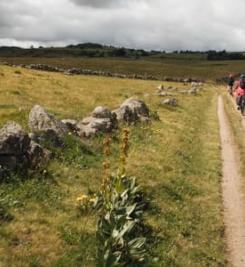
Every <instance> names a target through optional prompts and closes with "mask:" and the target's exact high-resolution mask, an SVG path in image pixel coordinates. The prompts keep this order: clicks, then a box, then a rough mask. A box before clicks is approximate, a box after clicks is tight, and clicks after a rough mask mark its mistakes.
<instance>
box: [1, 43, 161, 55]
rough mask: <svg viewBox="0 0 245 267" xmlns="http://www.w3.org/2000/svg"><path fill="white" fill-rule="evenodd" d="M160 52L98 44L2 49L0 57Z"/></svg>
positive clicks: (152, 53)
mask: <svg viewBox="0 0 245 267" xmlns="http://www.w3.org/2000/svg"><path fill="white" fill-rule="evenodd" d="M161 53H162V52H160V51H145V50H143V49H130V48H124V47H114V46H105V45H101V44H96V43H84V44H77V45H68V46H66V47H47V48H44V47H39V48H28V49H24V48H18V47H6V46H2V47H0V56H2V57H13V56H16V57H21V56H33V57H65V56H75V57H77V56H80V57H128V58H139V57H145V56H151V55H156V54H161Z"/></svg>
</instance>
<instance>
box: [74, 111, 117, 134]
mask: <svg viewBox="0 0 245 267" xmlns="http://www.w3.org/2000/svg"><path fill="white" fill-rule="evenodd" d="M117 126H118V123H117V119H116V115H115V114H113V113H112V112H111V111H110V110H109V109H107V108H105V107H97V108H95V110H94V111H93V112H92V113H91V116H90V117H87V118H85V119H83V120H82V121H80V122H78V124H77V125H76V127H77V129H78V135H79V136H81V137H92V136H95V135H96V134H98V133H109V132H111V131H112V130H113V129H116V128H117Z"/></svg>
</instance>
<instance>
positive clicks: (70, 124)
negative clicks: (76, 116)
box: [61, 119, 78, 133]
mask: <svg viewBox="0 0 245 267" xmlns="http://www.w3.org/2000/svg"><path fill="white" fill-rule="evenodd" d="M61 122H62V123H64V124H65V125H66V127H67V128H68V130H69V131H70V132H73V133H76V132H77V130H78V129H77V123H78V121H76V120H70V119H65V120H62V121H61Z"/></svg>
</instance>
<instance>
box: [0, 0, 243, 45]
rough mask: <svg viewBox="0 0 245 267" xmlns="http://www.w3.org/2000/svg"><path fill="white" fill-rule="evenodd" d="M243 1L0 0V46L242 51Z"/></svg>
mask: <svg viewBox="0 0 245 267" xmlns="http://www.w3.org/2000/svg"><path fill="white" fill-rule="evenodd" d="M244 10H245V1H244V0H233V1H231V0H0V45H17V46H25V47H29V46H30V45H32V44H33V45H34V46H39V45H44V46H47V45H53V46H56V45H57V46H60V45H67V44H71V43H73V44H75V43H82V42H98V43H103V44H112V45H117V46H126V47H136V48H144V49H161V50H175V49H192V50H208V49H226V50H245V19H244V14H245V11H244Z"/></svg>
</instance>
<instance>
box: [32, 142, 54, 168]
mask: <svg viewBox="0 0 245 267" xmlns="http://www.w3.org/2000/svg"><path fill="white" fill-rule="evenodd" d="M27 156H28V161H29V167H30V168H31V169H37V168H39V167H41V166H45V165H47V163H48V162H49V160H50V158H51V152H50V151H49V150H47V149H45V148H42V147H41V146H40V145H39V144H37V143H36V142H34V141H31V143H30V146H29V149H28V151H27Z"/></svg>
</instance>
